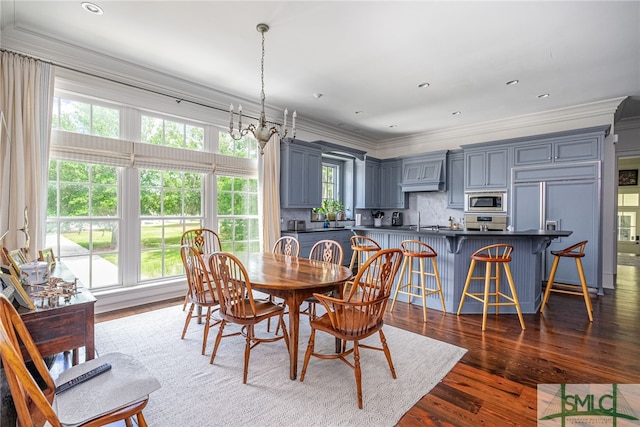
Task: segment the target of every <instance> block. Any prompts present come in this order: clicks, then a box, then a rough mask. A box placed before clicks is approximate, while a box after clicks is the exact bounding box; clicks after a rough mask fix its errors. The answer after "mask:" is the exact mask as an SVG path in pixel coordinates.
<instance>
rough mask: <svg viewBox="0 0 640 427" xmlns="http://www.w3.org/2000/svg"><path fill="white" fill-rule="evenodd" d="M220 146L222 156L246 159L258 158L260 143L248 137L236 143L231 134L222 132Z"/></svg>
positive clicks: (219, 138) (219, 140) (219, 139)
mask: <svg viewBox="0 0 640 427" xmlns="http://www.w3.org/2000/svg"><path fill="white" fill-rule="evenodd" d="M218 144H219V150H220V154H224V155H227V156H233V157H242V158H244V159H257V158H258V141H256V139H255V138H253V137H252V136H249V135H246V136H244V137H242V138H241V139H239V140H237V141H236V140H235V139H233V138H232V137H231V135H229V132H220V134H219V137H218Z"/></svg>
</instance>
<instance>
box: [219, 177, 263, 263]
mask: <svg viewBox="0 0 640 427" xmlns="http://www.w3.org/2000/svg"><path fill="white" fill-rule="evenodd" d="M217 180H218V230H219V233H220V240H221V242H222V249H223V250H224V251H229V252H234V253H249V252H259V251H260V235H259V231H258V180H257V179H255V178H241V177H233V176H218V179H217Z"/></svg>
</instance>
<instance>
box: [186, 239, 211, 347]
mask: <svg viewBox="0 0 640 427" xmlns="http://www.w3.org/2000/svg"><path fill="white" fill-rule="evenodd" d="M180 254H181V256H182V264H183V266H184V272H185V274H186V276H187V286H188V287H189V291H188V293H187V297H188V298H189V302H190V303H191V305H190V306H189V311H188V313H187V318H186V319H185V322H184V328H183V329H182V336H181V339H184V336H185V334H186V333H187V329H188V328H189V324H190V323H191V320H193V319H199V320H202V319H204V332H203V333H204V336H203V337H202V354H204V352H205V349H206V347H207V337H208V336H209V330H210V329H211V327H212V326H215V325H217V324H219V323H220V319H213V320H212V319H211V316H212V313H213V312H215V311H217V310H218V306H219V302H218V296H217V295H218V294H217V292H216V290H215V288H214V285H213V284H212V283H211V276H210V274H209V273H208V271H209V270H208V268H207V265H206V264H205V262H204V260H203V257H202V255H201V254H200V251H199V250H198V249H196V248H195V247H193V246H188V245H184V246H182V247H180ZM196 308H198V310H197V311H196V312H195V313H194V309H196ZM202 309H205V310H206V312H205V313H204V314H202Z"/></svg>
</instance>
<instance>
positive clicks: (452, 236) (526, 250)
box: [350, 226, 572, 314]
mask: <svg viewBox="0 0 640 427" xmlns="http://www.w3.org/2000/svg"><path fill="white" fill-rule="evenodd" d="M350 229H351V230H352V231H353V232H354V233H356V234H362V235H365V236H367V237H370V238H372V239H373V240H375V241H376V242H378V243H379V244H380V246H381V247H382V248H383V249H386V248H399V247H400V243H401V242H402V241H403V240H408V239H416V240H420V241H422V242H424V243H426V244H428V245H429V246H431V247H432V248H433V249H434V250H435V251H436V252H437V254H438V258H437V262H438V270H439V272H440V280H441V282H442V291H443V293H444V299H445V305H446V309H447V312H449V313H455V312H456V311H457V310H458V305H459V304H460V298H461V296H462V290H463V288H464V282H465V280H466V278H467V273H468V270H469V265H470V263H471V259H470V256H471V254H472V253H474V252H475V251H476V250H478V249H480V248H482V247H484V246H488V245H492V244H495V243H508V244H510V245H512V246H513V253H512V254H511V258H512V261H511V264H510V267H511V272H512V274H513V280H514V282H515V287H516V292H517V293H518V299H519V300H520V307H521V309H522V312H523V313H535V312H537V310H538V308H539V307H540V304H541V303H542V280H543V279H545V278H544V277H542V276H543V270H542V265H543V264H542V262H543V258H542V257H543V254H544V252H545V249H546V248H547V246H549V244H550V243H551V241H552V240H554V239H557V238H563V237H567V236H569V235H571V233H572V232H571V231H562V230H554V231H547V230H526V231H467V230H452V229H449V228H443V227H440V228H438V229H431V228H420V229H419V230H416V227H415V226H400V227H393V226H385V227H372V226H369V227H368V226H360V227H350ZM480 264H482V263H480ZM481 275H484V265H478V266H477V267H476V272H475V273H474V276H481ZM503 276H504V274H503ZM501 282H502V283H501V285H502V286H503V287H505V288H507V286H508V285H507V283H506V278H504V277H503V279H502V281H501ZM482 289H484V283H483V282H482V281H480V280H474V281H472V282H471V286H470V288H469V291H470V292H481V291H482ZM403 297H404V296H399V297H398V299H399V300H403V301H405V302H406V301H407V298H406V297H404V298H403ZM412 303H415V304H420V303H421V301H420V299H419V298H415V299H414V301H412ZM427 307H429V308H433V309H435V310H440V311H441V310H442V307H441V304H440V300H439V297H438V295H437V294H433V295H430V296H428V297H427ZM491 310H493V308H491ZM501 312H504V313H515V307H502V308H501ZM462 313H465V314H474V313H477V314H479V313H482V303H480V302H478V301H475V300H472V299H468V300H467V301H465V304H464V307H463V310H462Z"/></svg>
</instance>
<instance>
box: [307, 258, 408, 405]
mask: <svg viewBox="0 0 640 427" xmlns="http://www.w3.org/2000/svg"><path fill="white" fill-rule="evenodd" d="M401 259H402V251H400V249H397V248H394V249H381V250H380V251H378V252H376V254H375V255H373V256H372V257H371V258H369V260H367V262H366V263H365V264H364V265H363V266H362V268H361V269H360V271H358V274H357V275H356V277H355V279H354V286H352V287H351V289H350V292H349V294H348V295H346V296H344V297H343V298H342V299H338V298H333V297H330V296H327V295H323V294H314V296H315V297H316V298H317V299H318V302H319V303H320V304H322V305H323V306H324V308H325V309H326V310H327V313H326V314H324V315H322V316H320V317H318V318H317V319H313V320H311V335H310V337H309V344H308V346H307V351H306V352H305V355H304V363H303V365H302V373H301V374H300V381H304V377H305V374H306V372H307V367H308V366H309V360H310V359H311V356H313V357H317V358H319V359H340V360H342V361H343V362H344V363H346V364H347V365H348V366H350V367H351V368H352V369H353V370H354V373H355V378H356V389H357V395H358V408H360V409H362V371H361V367H360V348H367V349H371V350H378V351H383V352H384V355H385V357H386V359H387V363H388V364H389V369H390V370H391V376H392V377H393V378H394V379H395V378H396V371H395V368H394V367H393V362H392V360H391V352H390V351H389V347H388V345H387V340H386V338H385V336H384V333H383V332H382V326H383V325H384V320H383V316H384V312H385V309H386V307H387V302H388V301H389V296H390V295H391V288H392V286H393V282H394V280H395V277H396V274H397V272H398V269H399V267H400V261H401ZM316 331H322V332H326V333H328V334H330V335H333V336H334V337H336V338H338V339H340V340H342V342H343V345H342V352H341V353H338V354H334V353H332V354H322V353H316V352H315V351H314V346H315V337H316ZM376 332H378V334H379V335H380V343H381V344H382V347H374V346H370V345H366V344H362V343H361V342H360V340H363V339H365V338H367V337H369V336H371V335H373V334H375V333H376ZM349 341H351V342H353V346H352V347H351V348H349V349H347V343H348V342H349ZM352 353H353V362H350V361H349V360H347V359H346V357H347V356H349V355H350V354H352Z"/></svg>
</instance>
